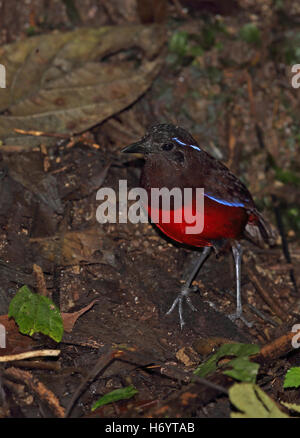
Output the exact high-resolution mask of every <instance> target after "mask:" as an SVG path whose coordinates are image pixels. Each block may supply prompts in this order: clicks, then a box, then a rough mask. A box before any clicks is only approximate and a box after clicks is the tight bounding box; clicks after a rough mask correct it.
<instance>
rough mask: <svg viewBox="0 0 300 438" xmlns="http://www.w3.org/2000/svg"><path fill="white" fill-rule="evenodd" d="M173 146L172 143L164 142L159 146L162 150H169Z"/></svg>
mask: <svg viewBox="0 0 300 438" xmlns="http://www.w3.org/2000/svg"><path fill="white" fill-rule="evenodd" d="M173 147H174V144H173V143H164V144H163V145H162V147H161V148H162V150H163V151H170V150H172V149H173Z"/></svg>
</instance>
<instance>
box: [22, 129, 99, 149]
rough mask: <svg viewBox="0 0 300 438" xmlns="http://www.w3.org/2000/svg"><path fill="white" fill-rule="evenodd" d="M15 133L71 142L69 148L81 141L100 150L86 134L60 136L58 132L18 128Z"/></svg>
mask: <svg viewBox="0 0 300 438" xmlns="http://www.w3.org/2000/svg"><path fill="white" fill-rule="evenodd" d="M15 132H17V133H18V134H23V135H33V136H35V137H54V138H59V139H64V140H69V143H68V144H67V147H69V148H70V147H73V146H74V144H75V143H76V142H79V141H81V142H82V143H85V144H87V145H89V146H92V147H93V148H95V149H99V148H100V146H99V145H98V144H97V143H93V142H92V141H90V140H88V139H86V138H84V134H82V135H74V134H58V133H56V132H43V131H33V130H29V131H25V130H24V129H17V128H15Z"/></svg>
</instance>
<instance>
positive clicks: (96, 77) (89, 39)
mask: <svg viewBox="0 0 300 438" xmlns="http://www.w3.org/2000/svg"><path fill="white" fill-rule="evenodd" d="M163 43H164V31H163V29H162V28H160V27H157V26H141V25H136V26H111V27H110V26H107V27H102V28H96V29H92V28H80V29H77V30H74V31H72V32H65V33H62V32H57V31H55V32H53V33H51V34H49V35H40V36H35V37H31V38H27V39H25V40H23V41H19V42H16V43H14V44H10V45H6V46H3V47H1V49H0V64H3V65H4V66H5V67H6V71H7V74H6V76H7V88H6V89H1V90H0V96H1V98H0V112H4V114H3V115H1V116H0V141H1V140H2V141H4V142H5V143H7V144H9V143H10V144H18V143H20V142H22V144H24V141H26V142H27V144H32V143H34V142H36V141H38V139H37V138H35V137H29V138H28V137H24V135H21V137H20V135H18V134H16V133H15V132H14V129H15V128H18V129H23V130H36V131H43V132H54V133H67V134H68V133H79V132H81V131H84V130H87V129H89V128H90V127H92V126H94V125H96V124H98V123H100V122H102V121H103V120H105V119H106V118H108V117H110V116H112V115H113V114H115V113H117V112H119V111H121V110H122V109H124V108H126V107H127V106H129V105H131V104H132V103H133V102H134V101H135V100H136V99H138V98H139V97H140V96H141V95H142V94H143V93H144V92H145V91H146V90H147V88H148V87H149V86H150V85H151V83H152V81H153V79H154V77H155V76H156V74H157V73H158V69H159V66H160V60H161V58H159V53H160V49H161V46H162V44H163ZM119 52H122V56H123V58H120V57H116V56H113V55H116V54H117V53H119ZM44 140H45V141H46V140H47V138H45V139H43V142H45V141H44ZM48 140H49V139H48Z"/></svg>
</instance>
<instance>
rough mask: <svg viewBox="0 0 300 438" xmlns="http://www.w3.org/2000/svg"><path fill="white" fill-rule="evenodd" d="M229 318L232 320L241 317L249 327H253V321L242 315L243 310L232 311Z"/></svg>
mask: <svg viewBox="0 0 300 438" xmlns="http://www.w3.org/2000/svg"><path fill="white" fill-rule="evenodd" d="M228 318H229V319H231V321H232V322H234V321H236V320H237V319H240V320H241V321H243V323H244V324H245V325H246V326H247V327H248V328H251V327H253V322H251V321H247V319H246V318H244V317H243V316H242V311H236V312H235V313H231V314H230V315H228Z"/></svg>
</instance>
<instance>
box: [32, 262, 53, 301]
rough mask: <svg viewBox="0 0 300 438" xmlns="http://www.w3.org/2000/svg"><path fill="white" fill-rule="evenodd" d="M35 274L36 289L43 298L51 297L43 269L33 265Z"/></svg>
mask: <svg viewBox="0 0 300 438" xmlns="http://www.w3.org/2000/svg"><path fill="white" fill-rule="evenodd" d="M33 272H34V274H35V278H36V287H37V290H38V293H39V294H40V295H42V296H43V297H49V293H48V290H47V286H46V281H45V277H44V273H43V270H42V268H41V267H40V266H39V265H36V264H35V263H34V264H33Z"/></svg>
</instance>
